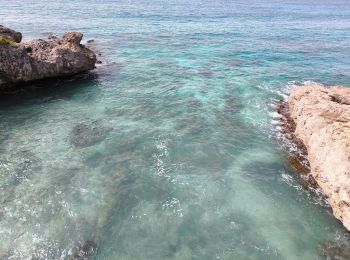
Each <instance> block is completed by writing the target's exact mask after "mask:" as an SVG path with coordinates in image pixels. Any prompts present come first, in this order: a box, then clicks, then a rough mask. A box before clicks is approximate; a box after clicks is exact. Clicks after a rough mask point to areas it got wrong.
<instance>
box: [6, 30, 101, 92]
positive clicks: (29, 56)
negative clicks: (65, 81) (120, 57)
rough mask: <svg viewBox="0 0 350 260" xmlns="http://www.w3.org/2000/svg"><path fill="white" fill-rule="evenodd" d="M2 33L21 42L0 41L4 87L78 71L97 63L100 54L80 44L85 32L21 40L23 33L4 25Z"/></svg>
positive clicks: (86, 69) (67, 74) (12, 39)
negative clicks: (13, 43)
mask: <svg viewBox="0 0 350 260" xmlns="http://www.w3.org/2000/svg"><path fill="white" fill-rule="evenodd" d="M0 37H2V38H5V39H8V40H10V41H15V42H17V43H18V44H16V45H15V46H12V45H11V44H0V89H3V88H8V87H12V86H13V85H16V84H19V83H23V82H29V81H33V80H39V79H45V78H54V77H61V76H69V75H74V74H77V73H79V72H83V71H88V70H90V69H93V68H94V67H95V63H96V55H95V54H94V52H93V51H91V50H90V49H88V48H86V47H85V46H84V45H82V44H80V42H81V40H82V38H83V34H82V33H79V32H68V33H65V34H64V36H63V38H62V39H61V38H58V37H54V36H51V37H49V39H48V40H42V39H35V40H30V41H27V42H23V43H20V42H21V38H22V35H21V34H20V33H18V32H15V31H13V30H10V29H8V28H6V27H4V26H1V27H0Z"/></svg>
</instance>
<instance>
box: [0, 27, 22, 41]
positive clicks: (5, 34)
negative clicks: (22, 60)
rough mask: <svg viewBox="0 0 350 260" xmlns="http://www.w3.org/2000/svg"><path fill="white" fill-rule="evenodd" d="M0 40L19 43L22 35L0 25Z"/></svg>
mask: <svg viewBox="0 0 350 260" xmlns="http://www.w3.org/2000/svg"><path fill="white" fill-rule="evenodd" d="M0 38H5V39H7V40H10V41H13V42H17V43H20V42H21V41H22V34H21V33H20V32H16V31H14V30H11V29H9V28H6V27H5V26H3V25H0Z"/></svg>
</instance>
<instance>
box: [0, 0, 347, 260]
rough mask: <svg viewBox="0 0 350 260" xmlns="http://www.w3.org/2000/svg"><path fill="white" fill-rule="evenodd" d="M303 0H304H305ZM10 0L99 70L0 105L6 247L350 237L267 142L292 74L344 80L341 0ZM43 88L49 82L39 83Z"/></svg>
mask: <svg viewBox="0 0 350 260" xmlns="http://www.w3.org/2000/svg"><path fill="white" fill-rule="evenodd" d="M308 2H309V3H308ZM310 2H311V1H306V0H305V1H303V0H299V1H297V0H294V1H292V0H291V1H282V0H280V1H272V0H270V1H269V0H263V1H197V0H193V1H192V0H191V1H184V0H183V1H155V0H151V1H147V2H146V3H145V1H144V2H141V1H136V0H130V1H127V0H121V1H113V0H109V1H108V0H104V1H97V0H90V1H82V0H81V1H78V0H77V1H64V0H60V1H54V2H53V1H52V2H51V3H48V1H33V0H27V1H17V0H14V1H4V0H0V6H1V8H0V23H1V24H5V25H7V26H9V27H11V28H14V29H16V30H19V31H21V32H23V34H24V36H25V37H26V38H31V37H36V36H38V34H39V33H42V37H43V36H45V35H47V33H48V32H57V33H59V34H61V33H63V32H64V31H73V30H75V31H82V32H84V34H85V40H88V39H91V38H93V39H95V43H94V46H93V47H94V48H95V49H96V50H98V52H100V53H101V54H102V56H101V57H100V59H101V60H102V61H103V64H102V66H100V67H98V68H97V69H96V70H95V72H94V73H90V74H88V75H82V76H80V77H79V78H77V79H75V80H72V81H70V80H69V81H68V80H61V81H59V82H44V83H43V84H41V85H44V89H42V88H39V87H37V86H31V88H30V90H27V91H22V92H21V93H19V94H18V96H17V97H16V98H10V99H6V100H1V106H0V205H1V207H0V259H66V258H69V257H70V256H71V255H73V254H74V252H75V250H76V248H77V247H79V246H80V245H82V244H84V243H85V241H94V243H95V244H96V245H97V247H98V250H97V253H96V254H94V255H93V256H92V257H91V259H321V256H320V253H319V244H320V243H324V242H325V241H332V242H336V243H340V244H341V243H345V242H347V234H346V232H345V230H344V229H343V228H342V226H341V225H340V224H339V222H337V221H336V220H335V219H334V218H333V217H332V214H331V212H330V210H329V208H328V207H326V206H325V205H322V203H320V198H318V197H317V196H315V195H313V194H311V193H310V192H309V191H307V190H305V189H303V188H302V186H301V185H300V183H299V182H298V178H297V176H296V175H295V174H294V173H293V172H292V171H291V170H290V169H289V168H288V166H287V165H286V163H285V159H284V155H283V153H282V152H281V150H280V148H279V147H280V144H279V143H278V142H277V141H276V140H275V138H274V136H275V134H274V128H275V126H274V125H273V118H272V116H271V114H273V113H272V112H273V109H274V108H273V105H274V104H275V103H276V102H277V101H278V100H280V99H282V98H283V97H284V96H285V95H286V94H287V93H288V90H289V88H290V86H291V85H293V84H303V82H305V81H315V82H319V83H323V84H330V85H332V84H344V85H350V70H349V66H350V60H349V57H348V56H349V55H348V54H349V48H350V30H349V29H350V4H349V3H347V2H346V1H338V2H337V1H331V0H329V1H317V2H313V3H310ZM41 87H42V86H41Z"/></svg>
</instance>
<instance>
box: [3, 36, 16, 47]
mask: <svg viewBox="0 0 350 260" xmlns="http://www.w3.org/2000/svg"><path fill="white" fill-rule="evenodd" d="M0 44H4V45H11V46H16V42H14V41H11V40H8V39H6V38H3V37H0Z"/></svg>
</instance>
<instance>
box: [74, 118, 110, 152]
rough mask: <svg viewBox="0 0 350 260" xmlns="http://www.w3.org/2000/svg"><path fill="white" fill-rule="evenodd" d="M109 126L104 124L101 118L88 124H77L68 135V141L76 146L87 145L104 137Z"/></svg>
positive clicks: (108, 130)
mask: <svg viewBox="0 0 350 260" xmlns="http://www.w3.org/2000/svg"><path fill="white" fill-rule="evenodd" d="M110 131H111V127H109V126H107V125H105V124H104V123H103V122H102V121H101V120H96V121H94V122H92V123H90V124H86V123H80V124H77V125H76V126H75V127H74V128H73V130H72V132H71V136H70V142H71V143H72V144H73V145H74V146H76V147H88V146H91V145H93V144H95V143H98V142H100V141H102V140H103V139H105V138H106V136H107V134H108V133H109V132H110Z"/></svg>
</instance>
